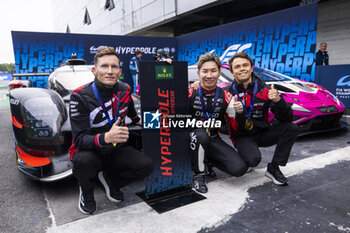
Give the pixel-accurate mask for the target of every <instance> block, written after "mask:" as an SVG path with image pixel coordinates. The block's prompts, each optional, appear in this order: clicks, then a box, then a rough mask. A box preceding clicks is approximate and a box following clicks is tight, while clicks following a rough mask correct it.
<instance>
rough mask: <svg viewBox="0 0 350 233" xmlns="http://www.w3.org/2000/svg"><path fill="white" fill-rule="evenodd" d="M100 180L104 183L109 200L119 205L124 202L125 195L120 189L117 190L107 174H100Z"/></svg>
mask: <svg viewBox="0 0 350 233" xmlns="http://www.w3.org/2000/svg"><path fill="white" fill-rule="evenodd" d="M98 179H99V180H100V182H101V183H102V185H103V187H104V188H105V191H106V196H107V199H108V200H110V201H111V202H113V203H118V202H121V201H123V200H124V194H123V192H122V191H120V189H119V188H116V187H115V186H114V185H113V184H112V182H111V180H110V179H109V177H108V176H106V173H105V172H100V173H98Z"/></svg>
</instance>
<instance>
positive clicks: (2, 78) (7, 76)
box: [0, 73, 12, 81]
mask: <svg viewBox="0 0 350 233" xmlns="http://www.w3.org/2000/svg"><path fill="white" fill-rule="evenodd" d="M10 80H12V74H9V73H0V81H10Z"/></svg>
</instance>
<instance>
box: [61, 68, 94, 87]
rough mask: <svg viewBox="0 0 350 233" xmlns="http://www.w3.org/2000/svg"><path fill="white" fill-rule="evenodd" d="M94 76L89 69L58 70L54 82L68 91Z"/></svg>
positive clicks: (89, 80) (90, 80)
mask: <svg viewBox="0 0 350 233" xmlns="http://www.w3.org/2000/svg"><path fill="white" fill-rule="evenodd" d="M94 78H95V76H94V74H93V73H92V72H91V71H90V70H75V71H71V70H67V71H60V72H59V73H57V74H56V76H55V80H56V82H58V83H59V84H60V85H62V86H63V87H64V88H65V89H67V90H70V91H73V90H74V89H76V88H78V87H80V86H82V85H84V84H86V83H89V82H92V81H93V80H94Z"/></svg>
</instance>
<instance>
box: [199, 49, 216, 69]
mask: <svg viewBox="0 0 350 233" xmlns="http://www.w3.org/2000/svg"><path fill="white" fill-rule="evenodd" d="M208 61H213V62H215V63H216V65H218V69H219V70H220V68H221V62H220V58H219V57H218V56H216V55H214V54H212V53H206V54H204V55H202V56H200V57H199V60H198V70H200V69H201V67H202V65H203V64H204V63H205V62H208Z"/></svg>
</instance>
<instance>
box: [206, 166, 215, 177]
mask: <svg viewBox="0 0 350 233" xmlns="http://www.w3.org/2000/svg"><path fill="white" fill-rule="evenodd" d="M206 175H207V176H209V177H210V178H216V172H215V171H214V170H213V166H211V165H208V171H207V173H206Z"/></svg>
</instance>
